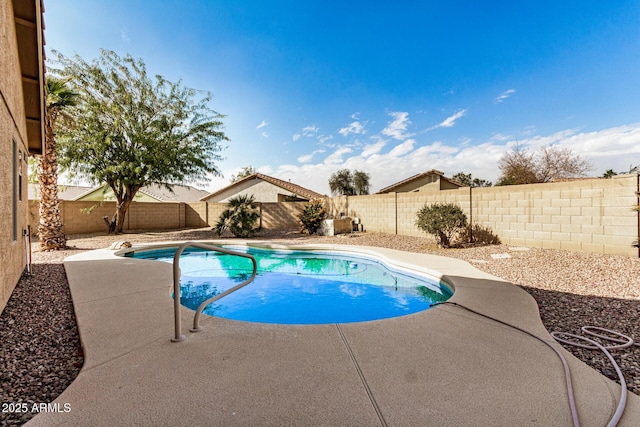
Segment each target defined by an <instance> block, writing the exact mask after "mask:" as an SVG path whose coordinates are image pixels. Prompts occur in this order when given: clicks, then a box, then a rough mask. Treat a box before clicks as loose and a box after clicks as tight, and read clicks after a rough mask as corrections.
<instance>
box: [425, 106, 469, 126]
mask: <svg viewBox="0 0 640 427" xmlns="http://www.w3.org/2000/svg"><path fill="white" fill-rule="evenodd" d="M466 114H467V108H464V109H462V110H459V111H458V112H456V113H455V114H453V115H451V116H449V117H447V118H446V119H444V120H443V121H442V122H441V123H440V124H438V125H436V126H434V127H433V128H431V129H436V128H450V127H453V126H455V124H456V120H458V119H459V118H461V117H463V116H465V115H466Z"/></svg>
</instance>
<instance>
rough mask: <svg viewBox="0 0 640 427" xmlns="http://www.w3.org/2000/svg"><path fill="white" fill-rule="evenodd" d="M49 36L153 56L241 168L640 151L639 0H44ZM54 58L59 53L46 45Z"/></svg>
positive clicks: (85, 47)
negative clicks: (217, 124) (519, 149)
mask: <svg viewBox="0 0 640 427" xmlns="http://www.w3.org/2000/svg"><path fill="white" fill-rule="evenodd" d="M45 9H46V11H45V24H46V30H45V38H46V48H47V51H50V50H51V49H55V50H57V51H59V52H61V53H62V54H64V55H66V56H71V55H73V54H75V53H77V54H79V55H80V56H81V57H83V58H84V59H85V60H92V59H94V58H96V57H97V56H99V49H101V48H104V49H110V50H114V51H116V52H117V53H118V54H120V55H124V54H126V53H130V54H131V55H133V56H134V57H136V58H142V59H143V60H144V61H145V63H146V64H147V69H148V71H149V72H150V73H153V74H160V75H163V76H164V77H166V78H168V79H169V80H173V81H175V80H178V79H182V81H183V84H184V85H185V86H188V87H192V88H195V89H200V90H205V91H209V92H211V93H212V94H213V101H212V105H211V106H212V108H213V109H215V110H216V111H218V112H220V113H222V114H225V115H226V116H227V117H226V118H225V119H224V122H225V129H224V131H225V133H226V134H227V136H228V137H229V138H230V139H231V141H230V142H229V144H228V148H227V149H226V150H224V152H223V153H222V155H223V156H224V157H225V160H224V161H222V162H220V164H219V167H220V169H221V171H222V172H223V174H224V177H220V178H213V179H212V180H211V181H210V182H208V183H206V184H204V185H201V187H203V188H205V189H208V190H211V191H213V190H216V189H218V188H221V187H223V186H225V185H228V184H229V178H230V177H231V175H232V174H236V173H237V172H238V171H239V170H240V169H241V168H242V167H244V166H248V165H252V166H253V167H255V168H256V169H257V170H258V171H260V172H263V173H265V174H268V175H272V176H275V177H278V178H281V179H285V180H288V179H290V180H291V181H292V182H294V183H296V184H299V185H303V186H305V187H308V188H310V189H312V190H315V191H317V192H320V193H328V192H329V188H328V184H327V181H328V179H329V176H330V175H331V174H332V173H333V172H335V171H337V170H338V169H341V168H349V169H351V170H355V169H357V170H362V171H365V172H367V173H369V174H370V176H371V184H372V191H374V192H375V191H377V190H379V189H380V188H383V187H386V186H388V185H390V184H393V183H395V182H397V181H399V180H402V179H405V178H407V177H409V176H411V175H414V174H416V173H420V172H423V171H426V170H430V169H437V170H440V171H442V172H444V173H445V175H446V176H452V175H454V174H456V173H458V172H465V173H471V174H472V175H473V177H475V178H481V179H487V180H490V181H494V182H495V180H497V178H498V177H499V175H500V171H499V169H498V166H497V164H498V160H499V159H500V157H501V156H502V155H503V154H504V153H505V152H508V151H510V150H511V149H512V147H513V145H514V144H516V143H519V144H521V145H522V146H524V147H526V148H530V149H531V150H537V149H538V148H540V147H542V146H545V145H549V144H554V145H559V146H562V147H570V148H571V149H572V150H573V152H574V153H576V154H579V155H580V156H582V157H583V158H585V159H587V160H589V161H591V163H592V164H593V165H594V169H593V170H592V171H591V175H593V176H600V175H602V173H604V171H606V170H607V169H613V170H614V171H616V172H622V171H627V170H629V167H630V166H631V165H633V166H636V165H638V164H640V2H638V1H637V0H634V1H626V0H619V1H613V2H605V1H591V0H582V1H573V0H570V1H557V0H555V1H536V2H518V1H485V2H477V1H462V0H459V1H438V2H435V1H426V0H425V1H403V0H397V1H393V2H390V1H386V2H382V1H351V2H345V1H332V0H325V1H322V2H305V1H244V0H228V1H212V0H187V1H186V0H180V1H177V0H157V1H153V2H152V1H141V0H90V1H78V0H45ZM50 56H51V55H50Z"/></svg>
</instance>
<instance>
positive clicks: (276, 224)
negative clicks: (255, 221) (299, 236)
mask: <svg viewBox="0 0 640 427" xmlns="http://www.w3.org/2000/svg"><path fill="white" fill-rule="evenodd" d="M303 206H304V202H282V203H274V202H269V203H260V214H261V224H262V227H263V228H266V229H269V230H295V229H298V214H299V213H300V211H302V207H303Z"/></svg>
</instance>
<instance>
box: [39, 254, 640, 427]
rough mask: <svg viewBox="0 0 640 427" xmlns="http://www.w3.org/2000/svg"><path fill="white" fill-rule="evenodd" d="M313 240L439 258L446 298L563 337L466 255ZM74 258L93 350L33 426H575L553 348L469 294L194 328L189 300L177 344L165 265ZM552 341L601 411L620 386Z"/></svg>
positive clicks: (597, 414)
mask: <svg viewBox="0 0 640 427" xmlns="http://www.w3.org/2000/svg"><path fill="white" fill-rule="evenodd" d="M234 243H238V242H237V241H234ZM312 247H313V248H319V247H321V248H322V249H335V250H340V251H345V250H354V251H365V252H367V253H371V254H374V253H375V254H377V255H378V256H380V257H383V258H386V259H387V260H390V261H393V262H396V263H399V264H402V265H404V266H408V265H415V266H418V267H417V268H418V269H420V268H421V267H422V269H425V268H426V269H428V270H429V271H435V272H440V273H441V274H442V275H443V278H444V280H445V281H447V282H448V283H451V284H452V285H453V286H455V294H454V296H453V297H452V298H451V300H450V301H452V302H456V303H458V304H461V305H464V306H466V307H469V308H472V309H473V310H476V311H478V312H481V313H483V314H486V315H488V316H491V317H494V318H497V319H500V320H501V321H503V322H506V323H509V324H513V325H515V326H517V327H519V328H522V329H525V330H526V331H528V332H529V333H532V334H535V335H536V336H538V337H541V338H542V339H544V340H547V341H552V340H553V339H552V338H551V336H550V335H549V334H548V332H547V331H546V330H545V329H544V327H543V325H542V322H541V321H540V318H539V315H538V310H537V306H536V303H535V301H534V300H533V298H531V297H530V296H529V295H528V294H527V293H526V292H524V291H523V290H521V289H520V288H518V287H516V286H514V285H512V284H510V283H507V282H504V281H502V280H501V279H498V278H495V277H492V276H490V275H488V274H486V273H483V272H481V271H479V270H477V269H475V268H474V267H472V266H471V265H470V264H468V263H466V262H463V261H460V260H456V259H452V258H445V257H439V256H434V255H425V254H416V253H407V252H399V251H394V250H389V249H381V248H370V247H367V248H359V247H355V246H350V247H345V246H342V245H340V246H329V245H322V246H320V245H315V246H309V245H307V246H305V248H312ZM65 268H66V271H67V276H68V281H69V286H70V289H71V292H72V296H73V301H74V307H75V311H76V316H77V319H78V327H79V330H80V336H81V340H82V344H83V347H84V352H85V364H84V367H83V369H82V371H81V372H80V375H79V376H78V378H77V379H76V380H75V381H74V382H73V383H72V384H71V386H69V388H67V390H65V392H64V393H63V394H62V395H60V396H59V397H58V399H57V400H56V401H55V403H59V407H60V408H61V412H49V413H41V414H39V415H37V416H36V417H35V418H33V419H32V420H31V421H30V422H29V423H28V424H27V425H29V426H56V425H60V426H63V425H64V426H70V425H76V426H87V425H92V426H102V425H104V426H112V425H153V426H161V425H212V426H234V425H237V426H274V425H291V426H311V425H313V426H323V425H326V426H377V425H382V426H385V425H391V426H429V425H434V426H442V425H455V426H485V425H492V426H502V425H504V426H526V425H531V426H570V425H572V417H571V411H570V408H569V400H568V398H567V391H566V389H567V386H566V382H565V376H564V370H563V366H562V363H561V361H560V359H559V358H558V356H557V355H556V354H555V353H554V352H553V351H552V350H551V349H550V348H549V347H548V346H547V345H545V344H543V343H542V342H540V341H538V340H536V339H534V338H532V337H530V336H528V335H527V334H524V333H522V332H520V331H517V330H515V329H512V328H509V327H507V326H505V325H502V324H500V323H497V322H494V321H491V320H488V319H486V318H483V317H481V316H478V315H476V314H473V313H470V312H468V311H466V310H464V309H462V308H460V307H456V306H452V305H440V306H437V307H434V308H431V309H429V310H427V311H424V312H421V313H417V314H413V315H409V316H404V317H398V318H393V319H386V320H379V321H372V322H362V323H349V324H340V325H336V324H331V325H311V326H307V325H305V326H299V325H298V326H296V325H272V324H260V323H247V322H238V321H232V320H226V319H222V318H212V317H207V316H204V318H203V319H201V322H200V323H201V326H203V328H204V330H203V331H202V332H200V333H190V332H188V328H189V326H190V324H191V323H192V321H193V314H194V313H193V311H191V310H188V309H186V308H182V309H181V316H182V324H183V333H184V334H186V335H187V339H186V340H185V341H183V342H181V343H172V342H171V341H170V339H171V338H172V337H173V327H174V323H173V300H172V298H171V285H172V272H171V265H169V264H166V263H160V262H157V261H147V260H139V259H131V258H122V257H118V256H115V255H114V251H111V250H107V249H104V250H97V251H90V252H85V253H82V254H79V255H76V256H72V257H70V258H67V260H66V261H65ZM249 286H250V285H249ZM554 345H555V346H556V347H557V348H560V349H561V350H560V351H561V352H562V353H563V354H564V355H565V357H566V358H567V360H568V362H569V366H570V369H571V375H572V379H573V387H574V392H575V397H576V404H577V409H578V412H579V416H580V423H581V425H582V426H603V425H606V424H607V422H608V421H609V419H610V418H611V416H612V415H613V413H614V411H615V409H616V406H617V404H618V397H619V395H620V386H618V385H617V384H616V383H614V382H612V381H610V380H608V379H607V378H605V377H604V376H602V375H601V374H599V373H598V372H596V371H595V370H593V369H591V368H590V367H588V366H587V365H585V364H584V363H582V362H581V361H579V360H578V359H576V358H574V357H573V356H572V355H571V354H569V353H568V352H567V351H565V350H563V349H562V348H561V347H560V346H559V345H558V344H554ZM64 404H68V406H67V408H69V409H70V410H69V411H68V412H64V411H63V410H62V408H63V407H64ZM639 420H640V398H639V397H638V396H636V395H634V394H629V396H628V401H627V406H626V411H625V414H624V416H623V418H622V420H621V422H620V424H619V425H622V426H636V425H638V424H639Z"/></svg>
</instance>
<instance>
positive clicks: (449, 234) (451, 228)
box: [416, 203, 467, 248]
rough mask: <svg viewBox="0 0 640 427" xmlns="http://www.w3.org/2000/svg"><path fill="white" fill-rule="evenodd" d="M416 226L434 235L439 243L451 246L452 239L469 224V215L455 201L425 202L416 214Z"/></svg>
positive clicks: (447, 246) (443, 245) (445, 246)
mask: <svg viewBox="0 0 640 427" xmlns="http://www.w3.org/2000/svg"><path fill="white" fill-rule="evenodd" d="M416 226H417V227H418V228H419V229H420V230H422V231H424V232H425V233H429V234H432V235H434V236H435V237H436V240H437V242H438V245H440V246H442V247H444V248H449V247H451V241H452V239H453V238H454V237H455V236H456V235H457V234H458V233H459V232H460V231H462V230H463V229H464V228H465V227H466V226H467V216H466V215H465V213H464V212H462V209H461V208H460V206H458V205H456V204H454V203H435V204H433V205H427V204H425V205H424V206H423V207H422V208H420V210H419V211H418V213H417V214H416Z"/></svg>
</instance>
